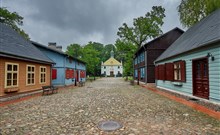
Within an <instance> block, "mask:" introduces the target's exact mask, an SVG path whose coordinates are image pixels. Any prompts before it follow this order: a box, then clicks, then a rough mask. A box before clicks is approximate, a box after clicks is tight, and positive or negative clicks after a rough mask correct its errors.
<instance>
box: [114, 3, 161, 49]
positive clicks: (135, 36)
mask: <svg viewBox="0 0 220 135" xmlns="http://www.w3.org/2000/svg"><path fill="white" fill-rule="evenodd" d="M164 12H165V9H164V8H163V7H161V6H153V7H152V10H151V11H150V12H147V13H146V14H145V16H141V17H138V18H135V19H134V20H133V27H129V26H128V25H127V24H126V23H123V25H122V26H121V27H120V28H119V31H118V32H117V35H118V36H119V37H120V39H121V40H124V41H126V42H131V43H133V44H134V45H136V46H137V47H138V48H139V47H141V46H142V45H143V44H144V43H146V41H147V40H148V39H151V38H155V37H157V36H159V35H160V34H161V33H162V30H161V26H162V25H163V18H164V17H165V14H164Z"/></svg>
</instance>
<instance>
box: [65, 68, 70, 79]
mask: <svg viewBox="0 0 220 135" xmlns="http://www.w3.org/2000/svg"><path fill="white" fill-rule="evenodd" d="M69 78H70V70H69V69H66V79H69Z"/></svg>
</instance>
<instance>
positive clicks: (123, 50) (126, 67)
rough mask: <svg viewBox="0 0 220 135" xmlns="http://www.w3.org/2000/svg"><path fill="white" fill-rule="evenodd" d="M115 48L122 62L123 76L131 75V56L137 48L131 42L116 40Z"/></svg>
mask: <svg viewBox="0 0 220 135" xmlns="http://www.w3.org/2000/svg"><path fill="white" fill-rule="evenodd" d="M115 46H116V48H117V51H118V54H119V57H120V58H121V59H122V61H123V76H126V77H127V76H130V75H132V74H133V56H134V53H135V51H136V50H137V46H136V45H134V44H133V43H131V42H127V41H123V40H120V39H118V40H116V43H115Z"/></svg>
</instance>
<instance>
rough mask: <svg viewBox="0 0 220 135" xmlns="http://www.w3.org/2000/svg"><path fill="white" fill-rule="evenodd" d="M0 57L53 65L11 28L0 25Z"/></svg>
mask: <svg viewBox="0 0 220 135" xmlns="http://www.w3.org/2000/svg"><path fill="white" fill-rule="evenodd" d="M0 55H1V56H5V57H11V58H12V57H13V58H18V59H23V60H28V61H35V62H39V63H48V64H49V63H54V62H53V61H51V60H50V59H49V58H48V57H47V56H46V55H44V54H43V53H42V52H41V51H40V50H38V49H37V48H36V47H35V46H33V45H32V44H31V42H29V41H27V40H26V39H24V38H23V37H22V36H21V35H19V34H18V33H17V32H16V31H14V30H13V29H12V28H11V27H9V26H7V25H5V24H3V23H0Z"/></svg>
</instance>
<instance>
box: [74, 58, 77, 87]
mask: <svg viewBox="0 0 220 135" xmlns="http://www.w3.org/2000/svg"><path fill="white" fill-rule="evenodd" d="M76 62H77V60H76ZM76 62H75V73H74V74H75V86H77V84H76V78H77V76H76V74H77V71H76Z"/></svg>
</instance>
